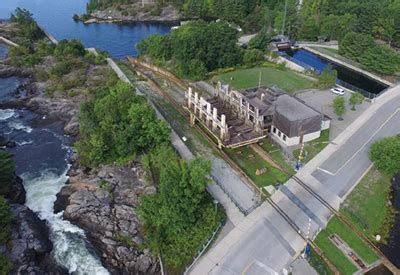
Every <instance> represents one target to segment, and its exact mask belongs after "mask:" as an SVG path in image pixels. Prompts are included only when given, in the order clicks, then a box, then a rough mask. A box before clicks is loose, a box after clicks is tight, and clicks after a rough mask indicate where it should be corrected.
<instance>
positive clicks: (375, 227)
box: [340, 167, 393, 240]
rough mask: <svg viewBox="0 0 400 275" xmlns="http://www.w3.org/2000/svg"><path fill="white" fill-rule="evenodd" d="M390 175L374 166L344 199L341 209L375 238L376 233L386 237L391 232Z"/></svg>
mask: <svg viewBox="0 0 400 275" xmlns="http://www.w3.org/2000/svg"><path fill="white" fill-rule="evenodd" d="M390 180H391V179H390V177H388V176H385V175H383V174H381V173H380V172H379V171H378V170H377V169H376V168H375V167H373V168H372V169H371V170H370V171H369V172H368V173H367V174H366V175H365V176H364V178H363V179H362V180H361V181H360V183H359V184H358V185H357V186H356V188H354V190H353V191H352V192H351V194H350V195H349V196H348V197H347V199H346V200H345V201H344V203H343V205H342V207H341V209H340V211H341V212H342V213H343V214H344V215H345V216H346V217H347V218H348V219H349V220H350V221H351V222H352V223H353V224H354V225H355V226H356V227H357V228H358V229H359V230H360V231H362V232H364V234H365V235H366V236H367V237H368V238H370V239H371V240H374V236H375V235H376V234H380V235H381V236H382V238H383V239H385V238H386V237H387V236H388V234H389V228H390V226H386V223H385V222H386V221H387V220H390V216H391V215H392V212H393V211H392V209H391V207H390V206H388V203H387V201H388V195H389V192H390V186H391V182H390Z"/></svg>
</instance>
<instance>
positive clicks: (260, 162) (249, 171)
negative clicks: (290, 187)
mask: <svg viewBox="0 0 400 275" xmlns="http://www.w3.org/2000/svg"><path fill="white" fill-rule="evenodd" d="M225 152H226V153H227V154H228V155H229V157H230V158H231V159H232V160H233V161H234V162H235V163H236V164H237V165H238V166H239V167H240V168H241V169H242V170H243V171H244V172H245V173H246V175H247V176H249V177H250V178H251V179H252V180H253V181H254V182H255V184H257V186H258V187H265V186H268V185H276V184H279V183H284V182H286V181H287V180H288V178H289V176H288V175H287V174H285V173H283V172H282V171H280V170H279V169H277V168H275V167H273V166H272V165H271V164H269V163H268V162H267V161H265V160H264V159H263V158H262V157H261V156H260V155H258V154H257V153H256V152H255V151H254V150H253V149H251V148H250V147H249V146H244V147H240V148H236V149H225ZM261 168H266V169H267V171H266V172H265V173H264V174H261V175H258V176H257V175H256V171H257V169H261Z"/></svg>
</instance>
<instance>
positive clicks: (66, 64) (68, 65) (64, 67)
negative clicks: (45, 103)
mask: <svg viewBox="0 0 400 275" xmlns="http://www.w3.org/2000/svg"><path fill="white" fill-rule="evenodd" d="M71 70H72V62H71V61H69V60H61V61H60V62H58V63H57V64H56V65H54V66H53V67H52V68H51V69H50V70H49V74H50V75H51V76H54V77H56V78H61V77H62V76H63V75H65V74H68V73H69V72H71Z"/></svg>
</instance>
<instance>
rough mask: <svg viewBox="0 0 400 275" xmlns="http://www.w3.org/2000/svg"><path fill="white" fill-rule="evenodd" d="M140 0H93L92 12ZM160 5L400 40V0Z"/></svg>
mask: <svg viewBox="0 0 400 275" xmlns="http://www.w3.org/2000/svg"><path fill="white" fill-rule="evenodd" d="M134 2H141V1H138V0H90V1H89V3H88V12H90V11H93V10H96V9H104V8H107V7H110V6H118V5H122V4H130V3H134ZM153 2H154V3H155V5H158V6H165V5H170V4H172V5H174V6H176V8H177V9H180V10H182V11H183V13H184V14H185V15H186V16H188V17H194V18H203V19H217V18H221V19H225V20H228V21H230V22H234V23H237V24H239V25H240V26H241V27H242V28H243V29H244V30H245V31H246V32H254V31H259V30H261V29H262V28H263V27H266V28H268V29H269V30H270V31H275V32H281V31H282V27H283V25H284V26H285V27H284V32H285V33H286V34H289V35H290V36H291V37H293V38H298V39H311V40H313V39H316V38H317V37H318V36H326V37H328V38H330V39H341V38H343V37H344V35H345V34H346V33H348V32H359V33H364V34H369V35H372V36H373V37H374V38H377V39H382V40H384V41H386V42H387V43H388V44H394V45H397V46H399V44H400V0H304V1H303V2H302V4H301V6H300V4H299V3H300V1H298V0H287V8H286V20H285V24H283V18H284V13H285V1H284V0H174V1H167V0H156V1H153Z"/></svg>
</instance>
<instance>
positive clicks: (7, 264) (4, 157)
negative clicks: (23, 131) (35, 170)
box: [0, 150, 15, 274]
mask: <svg viewBox="0 0 400 275" xmlns="http://www.w3.org/2000/svg"><path fill="white" fill-rule="evenodd" d="M14 169H15V166H14V163H13V161H12V160H11V156H10V154H8V153H6V152H5V151H2V150H0V194H6V193H8V192H9V190H8V189H9V188H10V184H11V180H12V176H13V173H14ZM11 223H12V214H11V211H10V206H9V204H8V203H7V201H6V200H5V199H4V197H3V196H2V195H0V228H1V230H0V246H2V245H5V244H6V243H7V241H9V240H10V238H11ZM12 268H13V264H12V262H11V260H10V259H9V258H8V257H7V256H6V255H5V254H3V253H2V252H0V274H9V273H10V272H11V270H12Z"/></svg>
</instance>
